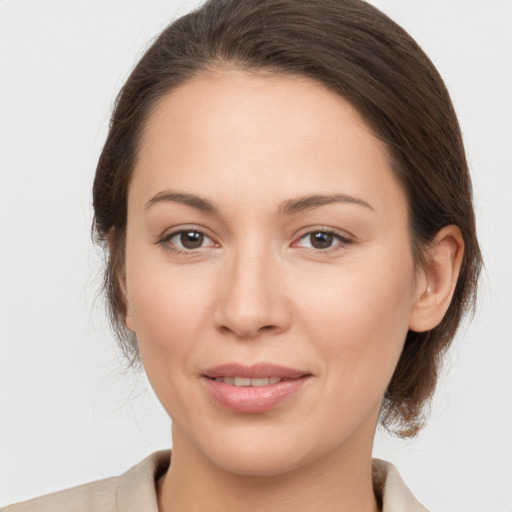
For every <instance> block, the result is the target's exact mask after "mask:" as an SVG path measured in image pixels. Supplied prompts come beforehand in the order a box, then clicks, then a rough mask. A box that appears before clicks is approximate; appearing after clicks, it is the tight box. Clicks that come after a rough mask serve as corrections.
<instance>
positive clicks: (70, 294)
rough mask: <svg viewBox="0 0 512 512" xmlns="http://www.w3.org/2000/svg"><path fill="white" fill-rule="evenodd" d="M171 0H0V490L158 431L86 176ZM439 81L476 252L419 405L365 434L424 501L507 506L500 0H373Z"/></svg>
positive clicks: (169, 14) (116, 463)
mask: <svg viewBox="0 0 512 512" xmlns="http://www.w3.org/2000/svg"><path fill="white" fill-rule="evenodd" d="M196 3H197V2H195V1H189V2H183V1H178V0H175V1H172V0H166V1H164V0H144V1H142V0H139V1H134V0H131V1H127V0H124V1H120V0H118V1H109V2H106V1H104V0H101V1H100V0H93V1H91V0H89V1H87V2H85V1H84V2H80V3H79V2H69V1H64V0H60V1H57V0H47V1H44V2H43V1H39V0H32V1H28V0H0V248H1V250H0V505H5V504H7V503H11V502H14V501H19V500H22V499H27V498H29V497H33V496H36V495H40V494H44V493H47V492H50V491H54V490H57V489H62V488H65V487H69V486H72V485H76V484H79V483H83V482H86V481H90V480H93V479H98V478H103V477H107V476H111V475H115V474H118V473H120V472H123V471H124V470H126V469H127V468H128V467H129V466H131V465H133V464H134V463H136V462H137V461H138V460H140V459H141V458H142V457H143V456H145V455H147V454H149V453H150V452H152V451H154V450H157V449H160V448H163V447H168V446H169V439H170V434H169V432H170V430H169V426H170V423H169V420H168V419H167V418H166V416H165V414H164V413H163V411H162V409H161V407H160V405H159V404H158V403H157V402H156V399H155V398H154V396H153V394H152V392H151V391H149V390H148V388H147V385H146V382H145V379H144V377H139V378H136V377H134V376H133V375H132V374H131V373H130V372H125V371H124V364H125V363H124V361H123V360H122V358H121V357H120V356H119V354H118V351H117V349H116V347H115V343H114V341H113V339H112V336H111V334H110V332H109V331H108V327H107V325H106V321H105V319H104V314H103V309H102V301H101V299H98V298H97V290H98V288H99V284H100V281H101V276H100V266H101V256H100V253H99V252H98V250H97V249H95V248H94V247H93V245H92V243H91V240H90V223H91V218H92V213H91V199H90V195H91V194H90V190H91V184H92V179H93V175H94V170H95V165H96V160H97V157H98V155H99V152H100V149H101V145H102V142H103V141H104V138H105V135H106V129H107V123H108V118H109V113H110V108H111V105H112V101H113V99H114V97H115V94H116V93H117V91H118V90H119V88H120V86H121V85H122V83H123V81H124V80H125V78H126V77H127V75H128V73H129V71H130V69H131V67H132V66H133V65H134V63H135V62H136V60H137V58H138V57H140V56H141V52H142V49H143V48H145V47H146V46H147V45H148V43H149V42H150V40H151V38H152V37H154V36H155V35H156V34H157V33H158V32H159V31H160V30H161V29H162V28H163V27H164V26H165V25H166V24H167V23H168V22H169V21H170V20H171V19H172V18H173V17H175V16H176V14H177V13H179V14H183V13H184V12H186V11H187V10H189V9H190V8H191V7H192V6H194V5H195V4H196ZM373 3H374V4H375V5H377V6H378V7H380V8H381V9H383V10H384V11H385V12H386V13H388V14H389V15H390V16H391V17H392V18H394V19H395V20H396V21H398V22H399V23H400V24H402V25H403V26H404V27H405V28H406V29H407V30H408V31H409V32H410V33H411V34H412V35H413V36H414V37H415V38H416V39H417V40H418V42H419V43H420V45H422V47H423V48H424V49H425V50H426V52H427V53H428V54H429V55H430V57H431V58H432V60H433V61H434V63H435V64H436V66H437V67H438V68H439V70H440V72H441V74H442V75H443V76H444V78H445V80H446V83H447V85H448V87H449V89H450V92H451V94H452V96H453V99H454V103H455V106H456V109H457V111H458V113H459V117H460V121H461V125H462V129H463V132H464V137H465V141H466V146H467V152H468V157H469V161H470V165H471V170H472V173H473V180H474V187H475V196H476V202H477V215H478V231H479V235H480V239H481V242H482V246H483V251H484V257H485V260H486V270H485V274H484V279H483V281H482V288H481V290H482V293H481V301H480V307H479V311H478V314H477V317H476V318H475V320H474V321H473V323H472V324H471V326H470V327H468V328H467V329H465V330H464V331H463V332H462V333H461V335H459V337H458V339H457V341H456V343H455V346H454V349H453V350H452V351H451V353H450V358H449V361H448V365H447V368H446V370H447V371H446V374H445V375H444V377H443V379H442V381H441V384H440V387H439V390H438V393H437V395H436V398H435V404H434V407H433V410H432V415H431V421H430V423H429V425H428V427H427V428H426V429H425V430H424V432H423V433H422V434H421V435H420V436H419V437H418V438H417V439H416V440H413V441H407V442H404V441H398V440H394V439H392V438H390V437H389V436H387V435H385V434H378V436H377V445H376V448H375V454H376V455H377V456H380V457H382V458H386V459H388V460H391V461H393V462H394V463H395V464H396V465H397V466H398V468H399V470H400V472H401V474H402V475H403V477H404V479H405V480H406V482H407V483H408V485H409V486H410V487H411V488H412V490H413V492H414V494H415V495H416V496H417V498H418V499H419V500H420V501H422V502H424V503H425V504H426V505H427V506H428V507H429V508H431V509H432V510H433V511H439V512H443V511H452V512H453V511H465V512H472V511H480V512H495V511H496V512H498V511H504V512H510V511H511V510H512V464H511V461H510V457H511V456H512V371H511V367H512V334H511V330H510V321H511V318H512V305H511V304H512V300H511V297H512V272H511V253H512V227H511V225H510V222H511V218H512V206H511V203H512V200H511V193H512V178H511V176H512V165H511V163H512V161H511V160H512V158H511V154H512V153H511V146H512V129H511V119H512V101H511V95H512V94H511V92H510V91H511V90H512V85H511V84H512V71H511V70H512V1H510V0H486V1H485V2H483V1H480V0H473V1H471V0H458V1H457V0H428V1H427V0H374V2H373Z"/></svg>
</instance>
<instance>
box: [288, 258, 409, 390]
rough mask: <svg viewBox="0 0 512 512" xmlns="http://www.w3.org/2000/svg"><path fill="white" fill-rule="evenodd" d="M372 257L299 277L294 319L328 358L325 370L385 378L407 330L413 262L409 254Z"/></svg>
mask: <svg viewBox="0 0 512 512" xmlns="http://www.w3.org/2000/svg"><path fill="white" fill-rule="evenodd" d="M386 260H387V261H386ZM373 261H379V264H378V265H376V264H375V263H371V264H368V265H366V264H364V263H363V262H358V264H354V265H347V266H346V267H345V268H340V269H336V272H333V273H329V275H325V276H319V275H316V276H315V279H314V282H312V281H313V280H311V281H310V280H306V281H303V282H302V287H301V289H300V290H297V295H301V296H302V297H304V300H303V301H302V302H301V303H300V308H301V312H300V314H299V315H298V317H299V318H302V319H303V326H302V327H303V329H306V330H307V331H308V334H309V337H310V338H312V339H316V340H317V347H318V350H320V351H321V352H322V358H323V359H324V360H325V361H330V362H331V364H329V365H328V370H329V368H330V369H331V371H334V370H337V369H338V368H342V369H343V370H342V371H343V372H345V373H346V374H347V375H352V376H353V377H355V376H357V378H358V379H360V378H361V377H364V376H365V375H367V376H368V378H369V379H373V378H378V379H381V381H382V382H385V381H386V380H387V379H388V377H389V378H390V377H391V374H392V372H393V370H394V367H395V365H396V362H397V361H398V358H399V356H400V353H401V350H402V347H403V343H404V341H405V336H406V334H407V331H408V325H409V316H410V311H411V308H412V304H413V297H414V285H413V283H414V265H413V262H412V257H411V258H409V257H408V253H407V252H405V256H404V257H402V258H400V259H399V260H398V259H397V258H396V255H395V256H393V257H391V256H390V257H389V258H387V257H386V255H382V254H381V258H379V259H378V260H375V259H374V260H373ZM334 361H336V363H334ZM385 384H387V382H385ZM385 384H384V385H385Z"/></svg>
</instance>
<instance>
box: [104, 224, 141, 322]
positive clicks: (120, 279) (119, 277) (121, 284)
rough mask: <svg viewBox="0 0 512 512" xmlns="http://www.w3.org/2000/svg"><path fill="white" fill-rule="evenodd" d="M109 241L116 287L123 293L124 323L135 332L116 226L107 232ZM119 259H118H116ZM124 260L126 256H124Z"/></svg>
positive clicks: (121, 298)
mask: <svg viewBox="0 0 512 512" xmlns="http://www.w3.org/2000/svg"><path fill="white" fill-rule="evenodd" d="M107 242H108V250H109V255H110V261H111V262H113V265H112V271H113V273H114V275H113V276H112V278H113V279H114V281H115V287H116V289H117V292H118V293H119V294H120V295H121V297H119V299H120V300H121V301H122V304H123V306H124V309H125V314H124V318H123V322H124V325H125V326H126V327H127V328H128V329H129V330H130V331H132V332H135V328H134V324H133V318H132V315H131V311H130V303H129V301H128V293H127V287H126V272H125V265H124V262H123V264H122V265H121V264H120V263H119V259H120V257H119V250H121V249H120V248H119V240H118V237H117V232H116V231H115V228H110V231H109V232H108V234H107ZM116 260H117V261H116ZM123 260H124V258H123Z"/></svg>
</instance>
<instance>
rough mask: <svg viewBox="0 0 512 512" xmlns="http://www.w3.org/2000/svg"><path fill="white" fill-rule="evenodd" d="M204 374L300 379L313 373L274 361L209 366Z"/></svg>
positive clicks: (210, 375)
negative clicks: (273, 362)
mask: <svg viewBox="0 0 512 512" xmlns="http://www.w3.org/2000/svg"><path fill="white" fill-rule="evenodd" d="M203 375H204V376H205V377H208V378H210V379H217V378H219V377H245V378H249V379H266V378H270V377H279V378H281V379H298V378H299V377H303V376H305V375H311V374H310V373H308V372H305V371H303V370H297V369H296V368H288V367H286V366H280V365H276V364H272V363H257V364H252V365H244V364H240V363H226V364H221V365H219V366H214V367H213V368H208V369H207V370H206V371H204V373H203Z"/></svg>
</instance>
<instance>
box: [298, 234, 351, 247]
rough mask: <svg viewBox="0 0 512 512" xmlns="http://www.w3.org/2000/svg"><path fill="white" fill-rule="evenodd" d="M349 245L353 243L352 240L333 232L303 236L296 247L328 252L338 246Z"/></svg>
mask: <svg viewBox="0 0 512 512" xmlns="http://www.w3.org/2000/svg"><path fill="white" fill-rule="evenodd" d="M349 243H351V240H349V239H348V238H344V237H342V236H340V235H338V234H336V233H333V232H332V231H311V232H309V233H306V234H305V235H304V236H302V237H301V238H300V239H299V241H298V242H297V244H296V245H298V246H300V247H306V248H308V249H314V250H316V251H326V250H328V249H332V248H334V247H336V246H338V245H347V244H349Z"/></svg>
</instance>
